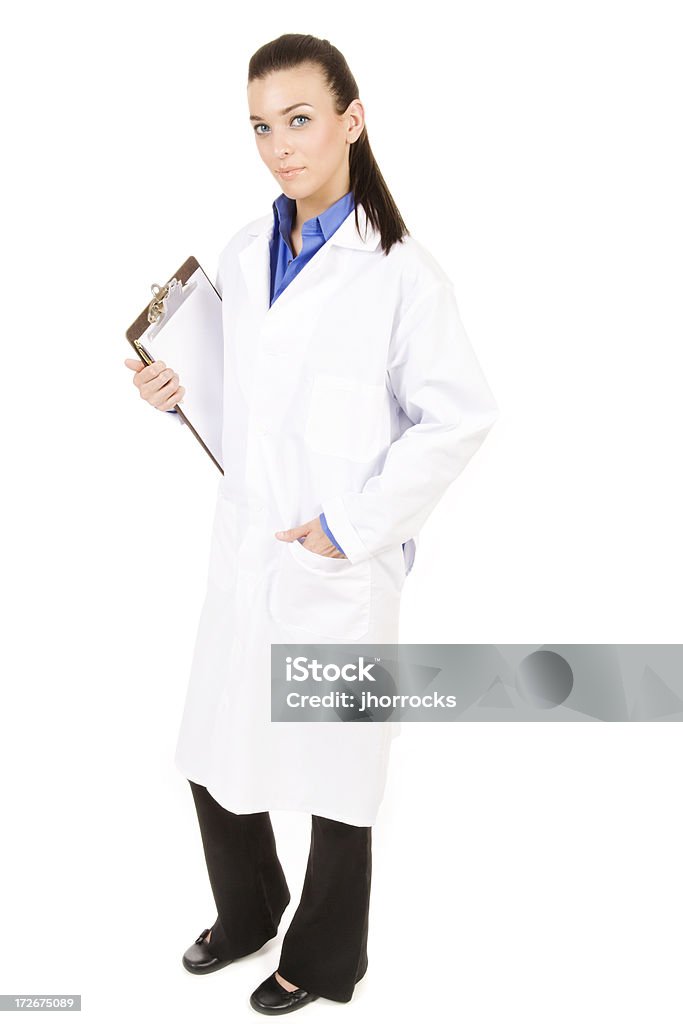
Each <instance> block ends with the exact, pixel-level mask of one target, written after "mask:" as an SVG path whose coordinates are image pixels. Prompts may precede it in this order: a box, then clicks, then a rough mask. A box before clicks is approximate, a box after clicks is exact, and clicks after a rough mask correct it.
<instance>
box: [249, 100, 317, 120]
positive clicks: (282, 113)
mask: <svg viewBox="0 0 683 1024" xmlns="http://www.w3.org/2000/svg"><path fill="white" fill-rule="evenodd" d="M297 107H310V108H311V110H315V107H314V106H313V104H312V103H292V105H291V107H285V109H284V110H281V111H280V117H284V116H285V114H288V113H289V112H290V110H296V108H297ZM249 120H250V121H265V117H261V115H260V114H251V115H250V117H249Z"/></svg>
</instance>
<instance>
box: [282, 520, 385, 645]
mask: <svg viewBox="0 0 683 1024" xmlns="http://www.w3.org/2000/svg"><path fill="white" fill-rule="evenodd" d="M287 547H288V549H289V550H288V551H286V552H284V557H283V559H282V564H281V566H280V571H279V573H278V575H277V578H276V580H275V584H274V587H273V593H272V600H273V604H272V614H273V618H274V619H275V620H276V621H277V622H279V623H281V624H282V625H285V626H293V627H295V628H296V629H301V630H304V631H305V632H307V633H311V634H315V635H316V636H327V637H330V638H333V639H337V640H358V639H360V637H362V636H364V635H365V634H366V633H367V632H368V629H369V624H370V564H369V562H368V561H367V560H365V561H363V562H357V563H355V564H354V563H353V562H350V561H349V560H348V558H330V557H329V556H327V555H318V554H316V553H315V551H309V550H308V548H305V547H304V546H303V544H301V543H300V542H299V541H298V540H295V541H292V542H291V543H290V544H288V545H287ZM302 642H304V643H305V640H304V641H302Z"/></svg>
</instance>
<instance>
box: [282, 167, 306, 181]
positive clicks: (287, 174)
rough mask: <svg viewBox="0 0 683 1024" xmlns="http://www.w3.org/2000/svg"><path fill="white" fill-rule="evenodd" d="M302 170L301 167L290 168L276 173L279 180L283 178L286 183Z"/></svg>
mask: <svg viewBox="0 0 683 1024" xmlns="http://www.w3.org/2000/svg"><path fill="white" fill-rule="evenodd" d="M303 170H304V168H303V167H290V168H288V169H287V170H285V171H278V172H277V173H278V175H279V176H280V177H281V178H284V179H285V181H286V180H287V179H288V178H293V177H294V176H295V175H297V174H301V172H302V171H303Z"/></svg>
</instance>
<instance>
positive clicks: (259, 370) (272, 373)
mask: <svg viewBox="0 0 683 1024" xmlns="http://www.w3.org/2000/svg"><path fill="white" fill-rule="evenodd" d="M358 222H359V225H360V227H361V230H362V231H363V235H364V237H360V236H359V234H358V232H357V230H356V225H355V219H354V211H353V210H352V211H351V212H350V213H349V215H348V217H346V219H345V220H344V221H343V222H342V223H341V224H340V226H339V227H338V228H337V230H336V231H335V233H334V234H333V235H332V236H331V237H330V238H329V239H328V240H327V241H326V242H325V243H324V244H323V245H322V246H321V247H320V248H319V249H318V251H317V252H316V253H315V254H314V255H313V256H312V257H311V259H310V260H309V262H308V263H307V264H306V265H305V266H304V267H303V268H302V270H301V271H300V272H299V273H298V274H297V276H296V277H295V278H294V280H293V281H292V282H291V283H290V284H288V285H287V287H286V288H285V290H284V292H282V294H281V295H280V296H279V297H278V298H277V299H276V300H275V302H274V303H273V305H272V306H269V302H270V241H271V238H272V234H273V219H272V217H270V216H268V217H264V218H262V219H260V220H257V221H255V222H254V224H253V226H252V228H251V231H250V234H251V235H252V241H250V242H248V243H247V245H246V246H245V247H244V249H242V250H241V251H240V253H239V263H240V267H241V272H242V274H243V275H244V283H245V286H246V292H247V297H248V300H247V301H248V305H249V315H248V316H247V317H246V318H245V321H244V322H245V323H248V324H249V329H248V331H246V333H243V332H240V333H239V334H238V336H237V338H236V350H237V361H238V367H239V374H240V379H241V380H242V383H243V388H244V390H245V393H246V394H248V395H249V402H250V407H251V409H252V412H253V413H254V415H256V416H260V417H261V418H263V419H264V420H265V419H267V420H268V422H269V424H270V425H271V427H272V429H274V430H277V429H279V428H280V425H281V424H282V422H283V420H284V419H285V417H286V416H287V414H288V410H289V408H290V406H291V400H292V394H293V393H294V392H295V390H296V388H297V386H298V385H299V384H300V381H301V377H302V375H305V373H304V366H305V363H306V353H307V351H308V349H309V347H310V345H311V338H312V336H313V335H314V332H315V325H316V323H317V322H318V319H319V317H320V316H321V315H322V313H323V312H325V314H326V315H327V313H329V315H331V316H333V315H334V312H333V305H334V296H335V294H336V293H337V294H338V292H339V286H340V280H339V275H340V274H342V273H343V267H344V261H342V263H341V264H337V265H336V266H335V267H334V268H333V269H332V270H330V264H329V260H330V253H331V252H332V251H333V250H334V249H335V248H336V249H339V248H341V249H349V250H353V249H357V250H369V251H372V250H374V249H376V247H377V244H378V242H379V240H380V235H379V233H378V232H376V231H375V230H374V229H373V228H372V226H371V225H370V224H369V223H368V222H367V218H366V215H365V212H364V210H363V208H362V207H360V208H359V211H358ZM366 228H367V233H366V230H365V229H366ZM342 283H343V282H342Z"/></svg>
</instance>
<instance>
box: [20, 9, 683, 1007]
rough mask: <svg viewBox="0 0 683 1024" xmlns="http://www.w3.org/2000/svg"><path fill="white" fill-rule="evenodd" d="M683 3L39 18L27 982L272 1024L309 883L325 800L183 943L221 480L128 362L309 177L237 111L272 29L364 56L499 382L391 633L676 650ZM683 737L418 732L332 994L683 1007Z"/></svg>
mask: <svg viewBox="0 0 683 1024" xmlns="http://www.w3.org/2000/svg"><path fill="white" fill-rule="evenodd" d="M679 15H680V9H679V7H678V5H677V4H674V3H670V4H667V3H661V2H660V3H657V2H652V0H650V2H649V3H648V4H647V5H646V4H645V3H644V2H641V3H608V2H604V0H590V2H586V0H572V2H571V3H569V2H566V3H542V2H537V3H533V2H528V0H527V2H519V3H515V4H508V3H503V2H497V3H496V2H487V0H484V2H481V0H480V2H477V3H469V4H464V3H452V4H449V5H448V6H445V5H441V4H436V3H434V2H431V3H430V2H423V3H421V4H420V5H419V7H417V8H416V7H415V5H405V7H404V8H402V7H401V6H400V5H396V4H392V5H386V6H385V7H384V8H382V7H381V6H379V5H370V4H367V3H362V4H361V3H356V2H354V0H351V2H347V3H345V4H343V5H338V6H337V7H336V8H334V7H326V6H324V5H320V4H318V3H310V2H299V3H297V4H296V7H295V9H294V12H293V13H292V11H291V10H290V9H289V8H288V7H287V5H285V6H284V7H283V5H276V4H272V3H265V2H263V3H260V4H252V5H245V9H244V10H241V9H240V8H239V7H237V8H236V7H234V6H233V5H229V4H227V3H208V2H201V0H194V3H193V4H192V5H189V4H179V3H174V2H165V3H163V4H162V3H157V2H153V3H141V2H138V3H136V4H135V5H133V4H132V3H122V2H119V3H117V4H108V5H101V4H86V3H74V2H65V3H60V4H53V3H47V2H39V3H34V4H30V5H23V6H22V5H18V4H14V5H12V7H11V13H9V14H7V15H6V16H5V19H4V21H3V33H2V42H1V43H0V46H1V48H2V49H1V53H0V57H1V59H0V69H1V70H0V74H1V75H2V87H3V142H4V147H3V148H4V157H3V162H2V174H3V179H4V181H3V186H2V203H3V216H2V224H3V245H2V257H1V258H2V267H1V271H2V285H3V288H2V313H3V370H4V373H3V381H4V387H3V389H2V401H1V402H0V414H1V416H2V423H1V427H2V439H3V478H4V481H3V482H4V484H5V487H4V499H3V503H2V517H3V523H2V541H3V551H2V569H3V572H2V575H3V583H4V586H3V633H4V637H5V640H4V643H3V647H2V650H3V663H2V713H1V721H0V727H1V734H0V740H1V744H0V746H1V753H2V762H1V764H0V769H1V777H2V809H3V837H4V838H3V842H2V874H1V878H0V907H1V908H2V913H1V916H0V920H1V922H2V924H1V926H0V965H1V967H0V976H1V978H2V981H1V983H0V991H2V992H6V993H31V992H33V993H46V994H50V993H64V992H67V993H82V997H83V1007H84V1009H83V1014H84V1016H85V1017H87V1018H88V1019H89V1020H92V1021H96V1022H100V1021H102V1022H109V1021H117V1022H118V1021H121V1020H131V1021H135V1022H137V1021H143V1020H148V1019H159V1020H164V1021H170V1022H175V1021H187V1020H189V1019H192V1020H200V1019H208V1020H228V1019H231V1020H245V1021H246V1020H254V1019H256V1018H255V1014H254V1011H253V1010H251V1009H250V1007H249V1005H248V996H249V994H250V992H251V991H252V990H253V989H254V988H255V987H256V986H257V985H258V984H259V983H260V982H261V981H262V980H263V979H264V978H265V977H266V976H267V975H268V974H269V973H270V972H271V971H273V970H274V969H275V968H276V966H277V963H278V951H279V943H280V941H281V938H282V935H283V934H284V930H285V928H286V926H287V924H288V922H289V920H290V919H291V915H292V914H293V912H294V909H295V907H296V903H297V901H298V896H299V892H300V887H301V884H302V882H303V874H304V870H305V861H306V856H307V853H308V839H309V830H310V819H309V818H307V817H305V816H301V815H297V814H295V813H292V814H289V813H276V814H274V816H273V821H274V825H275V829H276V835H277V837H278V849H279V852H280V855H281V858H282V860H283V864H284V866H285V869H286V872H287V875H288V878H289V882H290V888H291V890H292V896H293V899H292V903H291V904H290V907H289V908H288V911H287V914H286V916H285V918H284V919H283V924H282V925H281V930H280V936H279V938H278V939H276V940H273V941H271V942H270V943H269V944H268V946H266V947H265V948H264V949H263V950H261V951H260V952H259V953H257V954H255V955H254V956H252V957H249V958H247V959H245V960H242V961H240V962H239V963H237V964H233V965H231V966H230V967H227V968H226V969H225V970H223V971H220V972H218V973H216V974H213V975H211V976H209V977H207V978H203V979H200V978H197V977H193V976H191V975H189V974H187V973H186V972H185V971H184V970H183V969H182V967H181V964H180V957H181V955H182V953H183V951H184V950H185V948H186V947H187V946H188V945H190V944H191V942H192V941H193V940H194V939H195V938H196V936H197V935H198V934H199V932H200V931H201V930H202V929H203V928H204V927H208V926H209V925H210V924H211V923H212V922H213V920H214V918H215V912H214V906H213V901H212V897H211V892H210V888H209V883H208V878H207V876H206V870H205V865H204V860H203V852H202V848H201V842H200V837H199V830H198V827H197V822H196V817H195V812H194V805H193V803H192V799H191V794H190V789H189V786H188V784H187V782H186V781H185V780H184V779H183V778H182V777H181V776H180V774H179V773H178V772H177V771H176V770H175V768H174V766H173V752H174V747H175V740H176V732H177V728H178V726H179V722H180V715H181V711H182V705H183V700H184V695H185V686H186V682H187V677H188V673H189V668H190V659H191V654H192V648H193V644H194V638H195V629H196V625H197V622H198V619H199V611H200V607H201V601H202V599H203V594H204V586H205V580H206V568H207V558H208V544H209V530H210V525H211V519H212V514H213V499H214V494H215V487H216V472H217V471H216V470H215V468H214V467H213V465H212V464H211V462H210V461H209V459H208V458H207V457H206V456H205V455H204V454H203V453H202V452H201V449H199V447H198V446H197V444H196V442H195V441H194V440H193V438H192V437H191V435H190V434H189V432H188V431H187V430H181V429H177V430H176V429H174V428H175V427H176V426H177V424H175V423H174V422H173V421H172V420H171V417H164V416H162V415H161V414H159V413H157V412H156V411H154V410H153V409H151V408H150V407H149V406H147V405H146V404H145V403H143V402H141V401H140V399H139V397H138V394H137V391H136V390H135V388H134V387H133V385H132V383H131V373H130V371H128V370H127V369H126V368H125V367H124V365H123V360H124V359H125V358H126V356H127V355H128V354H129V351H128V349H129V346H128V344H127V342H126V341H125V338H124V330H125V328H126V327H127V326H128V324H129V323H130V322H131V321H132V320H133V319H134V318H135V317H136V316H137V314H138V313H139V311H140V310H141V309H142V307H143V306H144V305H145V304H146V303H147V302H148V301H149V298H150V294H151V293H150V291H149V286H150V284H151V283H152V281H158V282H161V281H162V280H165V279H166V277H167V276H168V275H169V274H170V273H171V272H172V271H173V270H175V269H176V267H177V266H179V265H180V263H181V262H182V261H183V260H184V259H185V258H186V256H188V255H189V254H190V253H192V254H194V255H195V256H197V258H198V259H199V260H200V262H201V263H202V264H203V265H204V266H205V267H206V268H207V270H208V271H209V272H210V273H212V274H214V273H215V269H216V260H217V257H218V254H219V252H220V250H221V248H222V247H223V246H224V245H225V243H226V241H227V240H228V238H230V237H231V236H232V234H234V232H235V231H237V230H238V229H239V228H240V227H241V226H242V225H243V224H244V223H246V222H247V221H248V220H251V219H252V218H254V217H258V216H262V215H263V214H264V213H267V212H268V211H269V209H270V206H271V203H272V201H273V199H274V198H275V196H276V195H277V194H278V193H279V191H280V188H279V186H278V185H277V183H276V182H275V180H274V179H273V178H272V176H271V175H270V173H269V171H268V170H267V169H266V168H265V166H264V165H263V164H262V163H261V160H260V158H259V156H258V153H257V150H256V143H255V140H254V138H253V136H252V130H251V128H250V127H249V124H248V109H247V103H246V76H247V65H248V61H249V57H250V56H251V54H252V53H253V52H254V51H255V50H256V49H257V48H258V47H259V46H261V45H262V44H263V43H265V42H267V41H268V40H270V39H273V38H275V37H276V36H277V35H279V34H280V33H283V32H310V33H312V34H314V35H318V36H322V37H327V38H329V39H331V41H332V42H333V43H334V44H335V45H336V46H338V47H339V48H340V49H341V51H342V52H343V53H344V55H345V56H346V58H347V60H348V62H349V64H350V66H351V69H352V71H353V73H354V75H355V77H356V80H357V82H358V85H359V94H360V98H361V100H362V101H363V103H364V105H365V111H366V119H367V125H368V131H369V137H370V141H371V145H372V147H373V150H374V153H375V155H376V157H377V160H378V162H379V165H380V168H381V170H382V173H383V175H384V177H385V179H386V181H387V183H388V185H389V188H390V189H391V191H392V194H393V196H394V198H395V200H396V202H397V204H398V206H399V209H400V210H401V213H402V214H403V217H404V219H405V221H406V223H407V225H408V228H409V229H410V231H411V232H412V234H413V235H414V236H415V237H416V238H417V239H418V240H419V241H420V242H422V244H424V245H425V246H426V247H427V248H428V249H429V250H430V251H431V252H432V253H433V254H434V256H435V257H436V258H437V259H438V260H439V262H440V263H441V264H442V266H443V267H444V268H445V269H446V270H447V272H448V274H449V276H450V277H451V279H452V280H453V282H454V285H455V291H456V295H457V298H458V304H459V308H460V312H461V315H462V318H463V322H464V324H465V327H466V329H467V332H468V334H469V336H470V338H471V340H472V343H473V345H474V348H475V351H476V352H477V355H478V357H479V359H480V361H481V363H482V366H483V368H484V371H485V373H486V375H487V378H488V379H489V381H490V384H491V387H492V390H493V392H494V394H495V396H496V398H497V400H498V402H499V404H500V407H501V417H500V419H499V421H498V422H497V424H496V425H495V427H494V429H493V430H492V432H491V434H490V435H489V437H488V438H487V440H486V441H485V443H484V446H483V447H482V449H481V451H480V452H479V453H478V454H477V455H476V456H475V458H474V460H473V461H472V463H471V464H470V465H469V466H468V468H467V469H466V471H465V473H464V474H463V475H462V477H461V478H460V479H459V480H458V482H457V483H456V484H454V485H453V487H452V488H451V489H450V490H449V492H448V493H447V495H446V497H445V498H444V499H443V500H442V502H441V503H440V505H439V506H438V508H437V509H436V511H435V512H434V513H433V515H432V517H431V518H430V519H429V521H428V523H427V525H426V526H425V528H424V530H423V533H422V535H421V537H420V542H419V547H418V553H417V561H416V564H415V568H414V571H413V573H412V574H411V575H410V577H409V578H408V580H407V581H406V588H405V591H404V604H403V634H402V639H403V640H405V641H406V642H412V643H425V642H432V641H433V642H438V643H460V642H467V643H508V644H509V643H539V644H540V643H553V642H554V643H629V642H634V643H675V642H677V641H680V640H681V626H680V624H681V601H680V585H681V568H682V562H683V559H682V552H681V541H680V535H681V531H680V523H681V519H682V516H683V508H682V504H683V503H682V501H681V490H680V453H681V416H680V408H681V398H680V392H681V376H682V370H683V365H682V364H683V359H682V355H681V270H682V267H681V263H682V262H683V248H682V246H681V237H682V229H683V223H682V221H683V217H682V212H683V210H682V206H683V204H682V200H681V188H680V183H681V181H683V160H682V153H681V133H680V115H681V108H680V98H681V88H682V86H683V81H682V77H683V75H682V73H681V61H680V54H681V48H682V45H683V38H682V33H681V30H680V27H679V24H678V23H677V20H676V18H677V16H679ZM445 19H449V20H448V21H446V20H445ZM290 525H292V524H289V523H283V524H282V527H283V528H287V527H288V526H290ZM596 685H599V680H596ZM680 749H681V746H680V733H679V729H678V728H677V727H676V726H674V725H665V724H640V725H638V724H628V723H621V724H620V723H603V724H602V725H598V724H560V723H557V724H552V725H551V724H546V725H545V726H540V725H538V724H518V725H514V724H506V723H493V724H485V723H476V724H460V723H452V724H441V725H427V724H423V725H415V724H404V726H403V733H402V736H401V737H400V738H399V739H398V740H397V741H396V742H395V744H394V748H393V752H392V764H391V767H390V778H389V783H388V788H387V792H386V797H385V801H384V804H383V806H382V808H381V811H380V818H379V819H378V822H377V825H376V826H375V829H374V835H373V852H374V875H373V889H372V906H371V925H370V939H369V970H368V973H367V975H366V977H365V979H363V981H362V982H361V983H360V984H359V985H358V987H357V989H356V993H355V995H354V998H353V1000H352V1001H351V1003H349V1004H346V1005H343V1004H337V1003H332V1002H329V1001H327V1000H320V1001H318V1002H317V1003H316V1004H314V1006H313V1007H310V1008H308V1009H305V1010H304V1011H303V1012H305V1013H307V1014H308V1015H309V1016H310V1018H311V1020H312V1019H313V1017H314V1015H317V1016H318V1017H320V1018H321V1019H322V1017H323V1016H325V1015H329V1014H335V1013H338V1014H339V1015H340V1019H341V1015H343V1016H344V1019H345V1020H349V1021H351V1020H357V1021H365V1020H368V1021H370V1020H373V1021H374V1020H376V1019H377V1015H378V1014H379V1013H382V1012H392V1013H393V1012H396V1013H398V1012H401V1011H404V1012H406V1014H409V1015H410V1016H411V1017H413V1016H415V1015H417V1014H419V1015H420V1017H421V1018H422V1019H425V1020H441V1019H443V1017H444V1016H448V1017H449V1018H450V1017H451V1016H452V1017H453V1018H454V1019H456V1020H462V1021H467V1022H468V1024H494V1022H496V1024H497V1022H499V1021H501V1020H509V1019H510V1018H515V1019H520V1020H524V1021H525V1022H526V1024H537V1022H538V1024H541V1022H542V1024H546V1022H547V1021H548V1020H552V1021H553V1022H554V1024H564V1022H565V1021H566V1022H569V1021H572V1022H574V1021H576V1020H581V1021H582V1022H586V1024H598V1022H600V1024H602V1022H603V1021H605V1020H619V1021H620V1022H621V1024H625V1022H629V1024H630V1022H639V1024H640V1022H642V1021H643V1020H645V1019H651V1020H656V1021H657V1022H658V1024H669V1022H672V1024H673V1022H674V1021H676V1022H678V1021H680V1019H681V1006H680V1001H681V997H680V919H681V910H682V909H683V907H682V899H681V886H680V863H681V855H682V852H683V851H682V849H681V846H682V844H681V834H680V830H679V822H678V821H677V818H678V817H679V813H678V812H676V807H677V806H680V777H681V754H680ZM295 980H296V979H295Z"/></svg>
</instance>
